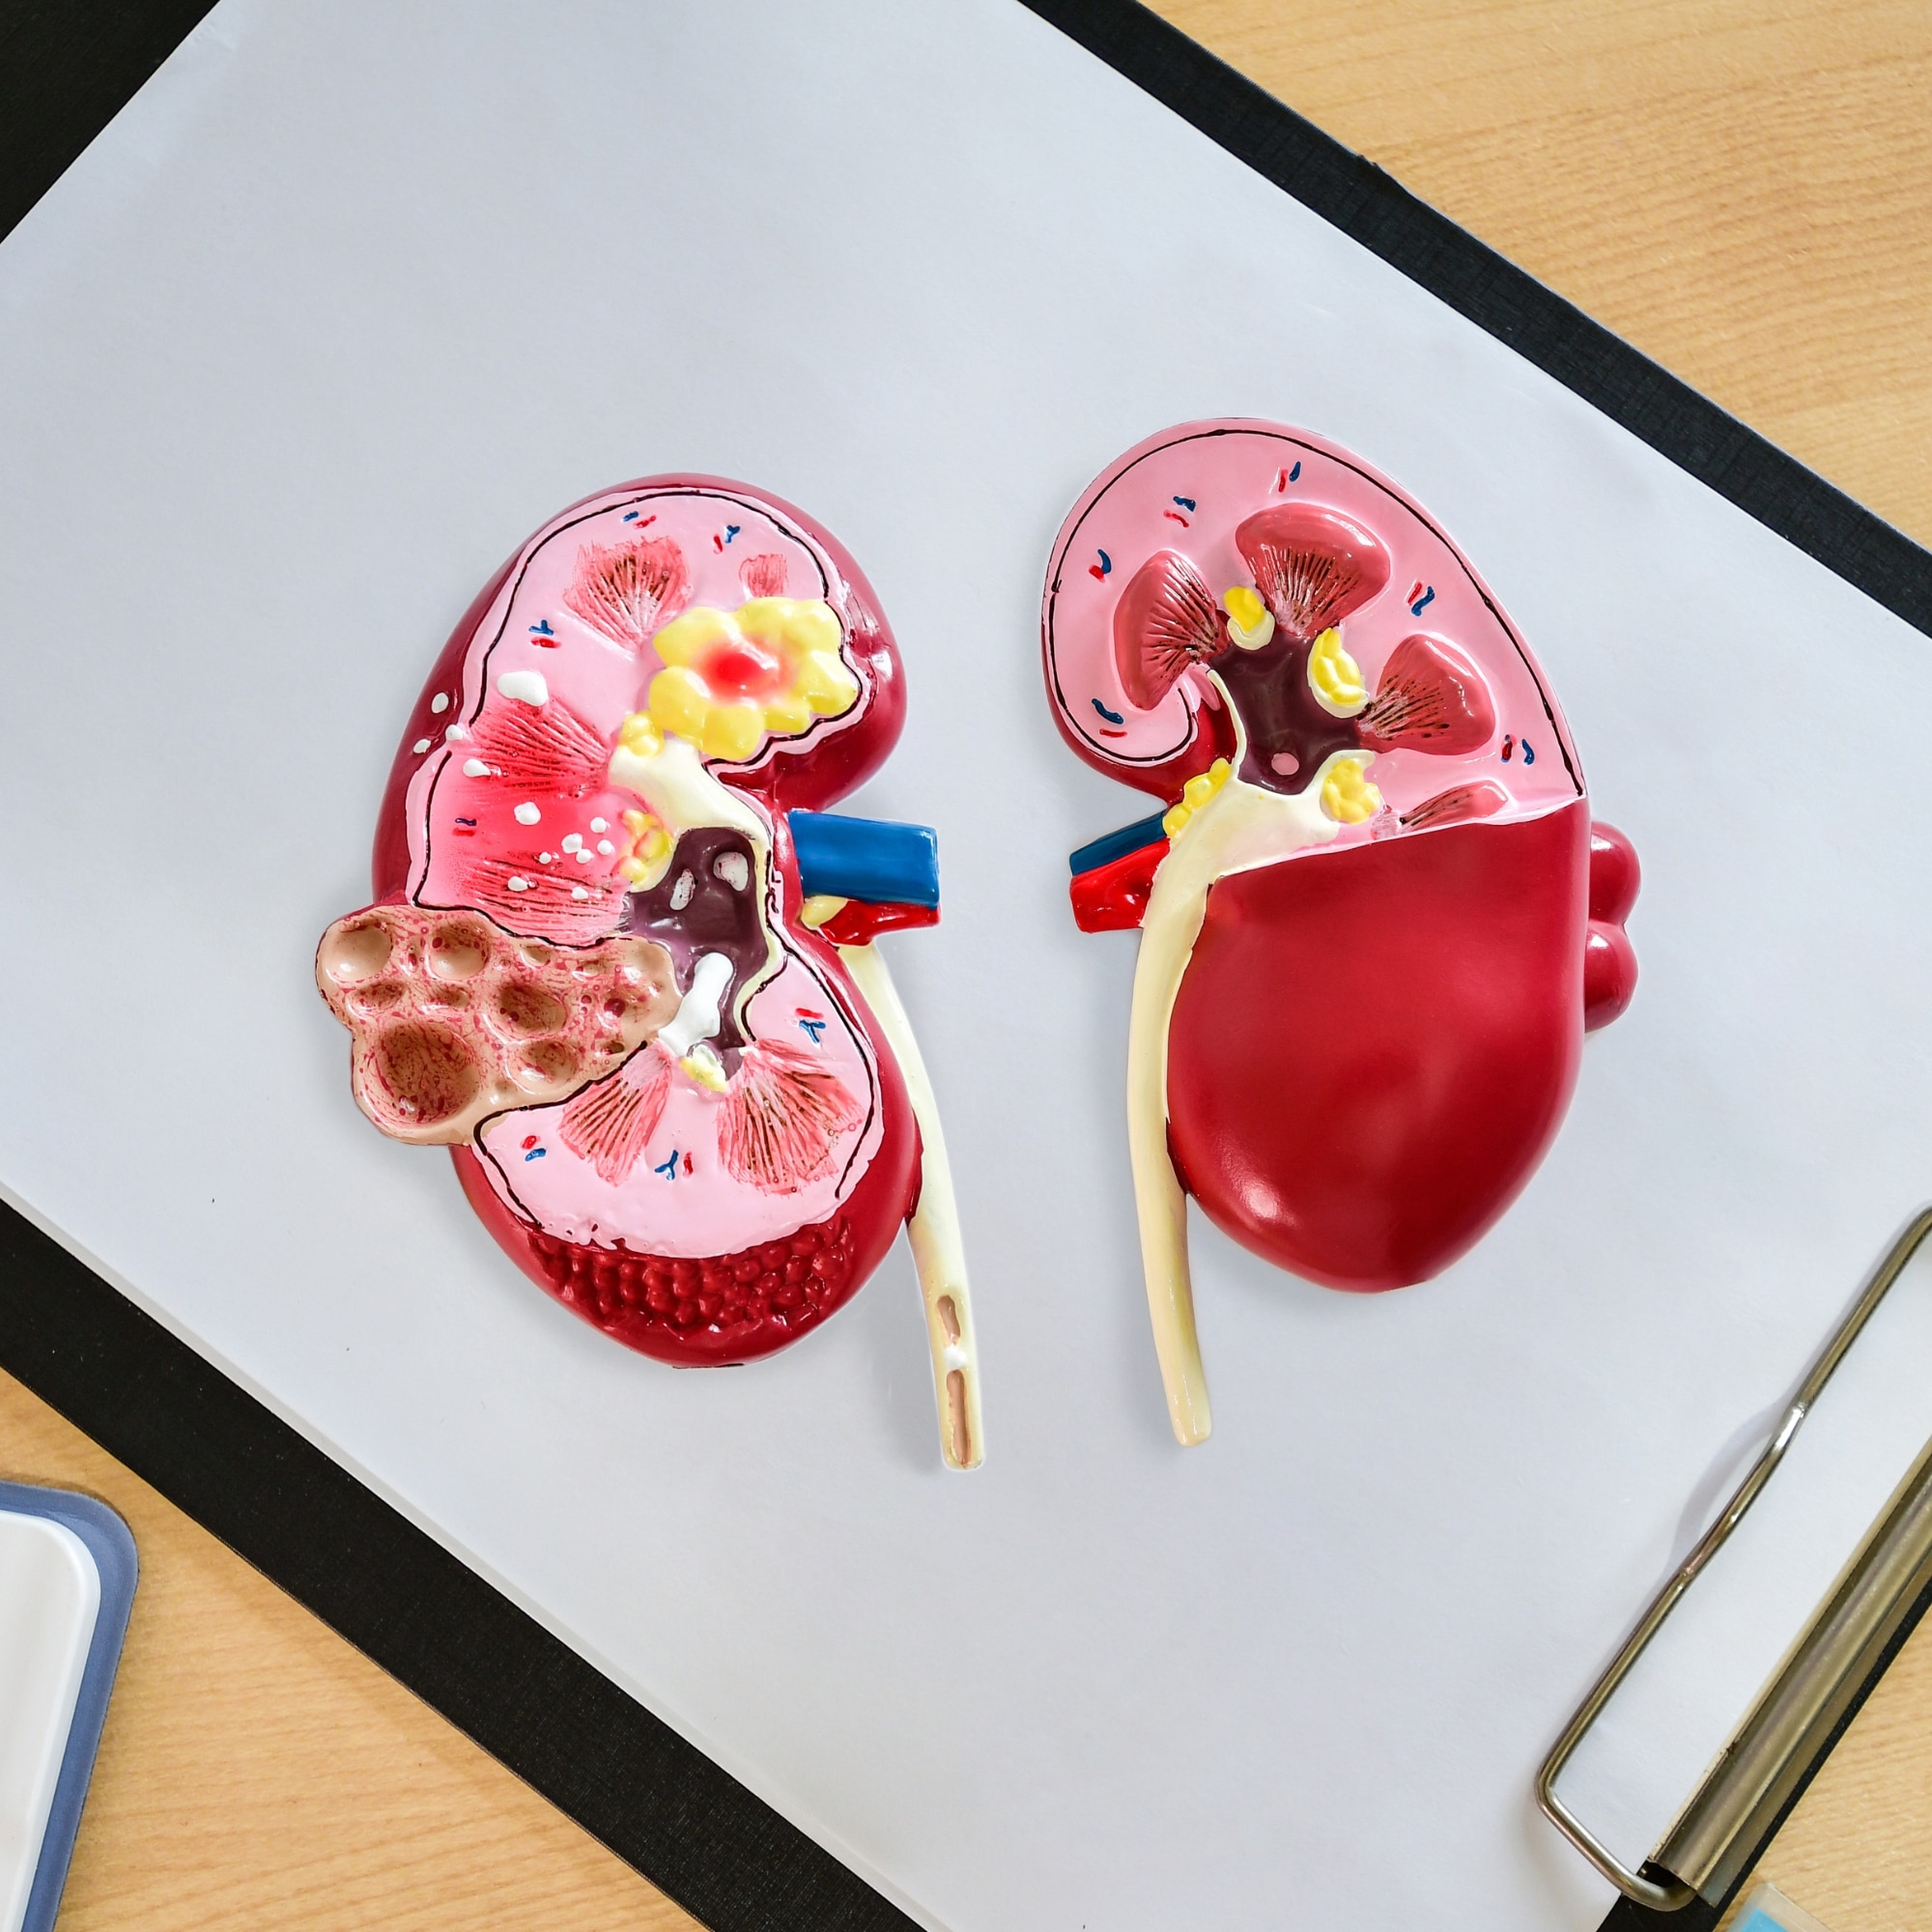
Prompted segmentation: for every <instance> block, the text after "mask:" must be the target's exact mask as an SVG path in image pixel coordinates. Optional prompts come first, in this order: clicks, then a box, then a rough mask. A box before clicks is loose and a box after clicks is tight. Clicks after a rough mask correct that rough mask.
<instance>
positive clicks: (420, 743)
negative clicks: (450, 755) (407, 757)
mask: <svg viewBox="0 0 1932 1932" xmlns="http://www.w3.org/2000/svg"><path fill="white" fill-rule="evenodd" d="M428 750H429V740H428V739H427V738H418V739H417V740H416V755H417V756H418V757H420V756H421V755H422V753H425V752H426V751H428Z"/></svg>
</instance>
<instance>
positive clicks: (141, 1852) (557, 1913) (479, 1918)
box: [0, 1375, 697, 1932]
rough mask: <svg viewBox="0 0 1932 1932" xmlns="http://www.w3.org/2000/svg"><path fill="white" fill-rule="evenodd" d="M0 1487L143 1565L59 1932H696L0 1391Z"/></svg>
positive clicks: (160, 1504)
mask: <svg viewBox="0 0 1932 1932" xmlns="http://www.w3.org/2000/svg"><path fill="white" fill-rule="evenodd" d="M0 1476H4V1477H5V1478H7V1479H8V1480H10V1481H14V1482H29V1483H45V1484H50V1485H56V1486H59V1487H61V1488H65V1489H75V1490H82V1491H85V1492H87V1493H88V1494H90V1495H96V1496H99V1497H100V1499H101V1500H102V1501H103V1502H107V1503H111V1504H112V1505H113V1506H114V1507H115V1508H116V1509H117V1510H119V1511H120V1512H121V1514H122V1515H123V1516H124V1517H126V1518H127V1520H128V1525H129V1527H131V1528H132V1530H133V1532H134V1540H135V1542H136V1544H137V1545H138V1546H139V1548H140V1552H141V1583H140V1588H139V1589H138V1590H137V1591H136V1593H135V1597H134V1616H133V1621H132V1623H131V1624H130V1626H129V1627H128V1646H127V1650H126V1652H125V1653H124V1655H123V1659H122V1664H121V1676H120V1680H119V1682H118V1683H117V1685H116V1686H115V1691H114V1698H113V1701H112V1703H111V1704H110V1705H109V1706H108V1712H107V1728H106V1730H105V1731H104V1732H103V1733H102V1736H101V1741H100V1756H99V1761H98V1763H97V1765H96V1767H95V1774H94V1786H93V1789H92V1791H91V1792H90V1793H89V1795H88V1801H87V1810H86V1812H85V1814H84V1816H83V1818H82V1821H81V1833H80V1840H79V1843H78V1845H77V1846H76V1848H75V1854H74V1861H73V1867H72V1870H71V1874H70V1876H69V1880H68V1890H67V1899H66V1903H65V1905H64V1906H63V1908H62V1912H61V1918H60V1925H61V1932H133V1928H136V1927H138V1928H141V1932H189V1928H202V1927H211V1928H222V1927H234V1928H237V1932H241V1928H250V1932H268V1928H273V1927H283V1926H287V1927H296V1926H299V1927H303V1928H305V1932H351V1928H360V1927H364V1926H368V1925H375V1924H381V1925H384V1926H387V1927H392V1928H395V1932H430V1928H432V1927H433V1928H435V1929H436V1932H459V1928H465V1932H467V1928H471V1927H473V1928H477V1932H482V1928H484V1927H490V1928H503V1932H523V1928H527V1932H538V1929H539V1928H546V1932H548V1928H554V1927H556V1926H560V1925H567V1926H571V1927H583V1928H588V1929H589V1932H619V1929H620V1928H622V1932H688V1928H690V1927H693V1926H695V1925H696V1922H697V1921H696V1919H694V1918H690V1917H688V1916H687V1915H686V1914H684V1913H682V1912H680V1911H679V1910H678V1909H677V1907H676V1906H674V1905H672V1904H671V1903H670V1902H669V1901H668V1899H666V1898H665V1897H664V1896H663V1895H662V1893H660V1892H658V1891H657V1890H656V1889H654V1888H652V1887H651V1886H649V1885H648V1884H646V1883H645V1882H644V1880H643V1879H641V1878H639V1876H638V1874H637V1873H636V1872H635V1871H633V1870H632V1869H631V1867H630V1866H629V1865H627V1864H625V1863H624V1862H623V1861H621V1860H620V1859H618V1858H617V1857H616V1856H615V1855H614V1854H612V1853H611V1852H608V1851H606V1850H605V1849H604V1847H603V1846H602V1845H600V1844H598V1843H597V1842H596V1840H595V1839H593V1838H591V1837H590V1836H589V1835H588V1834H587V1833H584V1832H582V1830H580V1829H579V1828H578V1827H577V1826H576V1825H574V1824H573V1823H572V1822H571V1821H570V1820H569V1819H568V1818H566V1817H565V1816H564V1815H563V1814H562V1812H560V1811H558V1810H556V1809H555V1808H554V1806H552V1805H551V1804H549V1803H548V1802H547V1801H545V1800H544V1799H542V1798H539V1797H538V1796H537V1795H536V1793H535V1792H534V1791H532V1790H531V1789H530V1788H529V1787H528V1786H527V1785H526V1784H524V1783H522V1782H521V1781H520V1780H519V1779H517V1778H516V1777H514V1776H512V1775H511V1774H510V1773H509V1772H507V1771H505V1770H504V1769H503V1767H502V1766H501V1765H499V1764H498V1763H497V1761H496V1760H495V1759H494V1758H491V1757H488V1756H486V1755H485V1754H484V1753H483V1752H482V1751H481V1750H479V1749H478V1748H477V1747H476V1746H474V1745H473V1744H471V1743H470V1742H469V1739H468V1738H466V1737H465V1736H463V1734H462V1733H461V1732H460V1731H457V1730H455V1729H453V1728H452V1727H451V1726H450V1725H449V1724H447V1723H445V1722H444V1721H443V1719H441V1718H440V1717H438V1716H437V1714H436V1713H435V1712H434V1711H432V1710H431V1709H430V1708H429V1706H428V1705H427V1704H424V1703H421V1702H419V1701H418V1700H417V1699H416V1698H415V1697H414V1696H412V1694H411V1693H410V1692H409V1691H408V1690H404V1689H403V1688H402V1686H401V1685H399V1684H398V1683H396V1682H395V1680H394V1679H393V1678H390V1677H388V1676H385V1675H384V1673H383V1672H382V1671H381V1670H379V1669H378V1668H377V1667H376V1666H375V1664H373V1663H371V1662H369V1661H368V1659H367V1658H365V1657H363V1656H362V1655H361V1653H360V1652H358V1651H355V1650H352V1649H351V1648H350V1646H349V1645H348V1644H346V1643H344V1642H343V1641H342V1639H341V1638H340V1637H338V1636H336V1635H335V1634H334V1633H333V1632H331V1631H329V1630H328V1629H327V1628H326V1627H325V1626H324V1625H323V1624H321V1623H319V1622H318V1621H317V1620H316V1619H315V1618H314V1617H312V1616H311V1615H310V1614H309V1613H308V1611H306V1610H305V1609H303V1608H302V1607H301V1606H300V1605H298V1604H297V1603H296V1602H295V1601H294V1600H293V1599H292V1598H290V1597H286V1596H284V1595H283V1594H282V1592H281V1591H280V1590H278V1589H276V1588H275V1586H274V1585H273V1584H272V1583H270V1582H269V1581H268V1580H267V1579H266V1578H264V1577H261V1576H260V1575H259V1574H258V1573H257V1572H255V1571H254V1570H251V1569H250V1568H249V1567H248V1566H247V1565H246V1564H245V1563H243V1562H242V1561H241V1558H240V1557H239V1556H236V1555H235V1554H234V1553H233V1552H232V1551H230V1550H229V1549H227V1548H224V1547H223V1546H222V1545H221V1544H219V1543H217V1542H216V1541H215V1540H214V1538H213V1537H212V1536H210V1535H209V1534H208V1532H207V1531H206V1530H204V1529H202V1528H201V1527H200V1526H199V1525H198V1524H196V1523H194V1522H192V1521H190V1520H189V1519H188V1518H186V1517H185V1516H184V1515H183V1514H182V1513H181V1511H180V1510H178V1509H176V1508H175V1507H174V1505H173V1504H172V1503H169V1502H167V1501H165V1500H164V1499H163V1498H162V1497H161V1496H159V1495H157V1494H156V1492H155V1491H153V1490H151V1489H150V1488H149V1487H148V1485H147V1484H146V1483H144V1482H142V1481H141V1480H140V1478H139V1477H137V1476H134V1475H131V1474H130V1473H129V1472H128V1470H127V1469H125V1468H124V1467H122V1465H121V1464H120V1463H117V1462H115V1460H114V1459H113V1458H112V1457H111V1456H109V1455H108V1454H107V1453H106V1451H105V1450H102V1449H99V1448H97V1447H96V1446H95V1444H94V1443H92V1442H90V1441H89V1440H88V1439H87V1437H86V1436H84V1435H81V1434H80V1432H79V1431H78V1430H77V1429H74V1428H73V1427H72V1426H71V1424H69V1423H67V1422H66V1421H64V1420H63V1419H62V1418H61V1417H60V1416H58V1415H56V1414H55V1413H54V1412H53V1410H52V1409H50V1408H48V1407H47V1406H46V1405H45V1404H44V1403H43V1402H41V1401H40V1399H39V1398H38V1397H36V1396H34V1395H31V1394H29V1393H28V1391H27V1390H26V1389H24V1388H22V1387H21V1386H20V1384H19V1383H18V1382H16V1381H14V1379H13V1378H11V1377H8V1376H5V1375H0Z"/></svg>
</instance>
